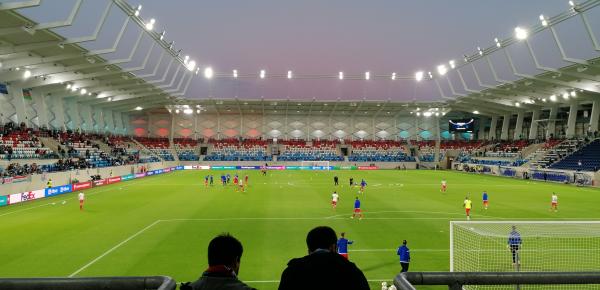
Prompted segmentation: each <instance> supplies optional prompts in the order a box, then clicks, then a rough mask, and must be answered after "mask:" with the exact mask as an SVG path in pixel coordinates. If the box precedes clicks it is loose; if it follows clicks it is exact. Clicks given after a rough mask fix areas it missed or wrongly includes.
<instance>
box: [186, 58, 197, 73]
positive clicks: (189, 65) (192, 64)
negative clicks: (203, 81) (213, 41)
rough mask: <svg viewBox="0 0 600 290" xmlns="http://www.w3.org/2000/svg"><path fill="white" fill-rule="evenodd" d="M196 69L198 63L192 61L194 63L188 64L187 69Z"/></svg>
mask: <svg viewBox="0 0 600 290" xmlns="http://www.w3.org/2000/svg"><path fill="white" fill-rule="evenodd" d="M195 68H196V61H195V60H192V61H190V62H188V64H187V69H188V70H189V71H194V69H195Z"/></svg>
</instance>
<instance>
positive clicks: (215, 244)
mask: <svg viewBox="0 0 600 290" xmlns="http://www.w3.org/2000/svg"><path fill="white" fill-rule="evenodd" d="M243 251H244V248H243V247H242V243H240V241H238V240H237V239H236V238H234V237H233V236H231V235H230V234H228V233H225V234H220V235H218V236H216V237H215V238H214V239H212V240H211V241H210V243H208V265H209V266H217V265H225V266H227V267H230V268H231V269H233V270H234V271H235V273H236V274H238V273H239V271H240V261H241V259H242V252H243Z"/></svg>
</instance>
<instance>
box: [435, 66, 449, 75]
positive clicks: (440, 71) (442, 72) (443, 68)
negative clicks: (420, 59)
mask: <svg viewBox="0 0 600 290" xmlns="http://www.w3.org/2000/svg"><path fill="white" fill-rule="evenodd" d="M437 72H438V74H440V75H441V76H443V75H445V74H446V73H447V72H448V68H447V67H446V65H443V64H441V65H438V67H437Z"/></svg>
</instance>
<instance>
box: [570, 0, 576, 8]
mask: <svg viewBox="0 0 600 290" xmlns="http://www.w3.org/2000/svg"><path fill="white" fill-rule="evenodd" d="M569 6H571V7H573V8H575V2H574V1H573V0H570V1H569Z"/></svg>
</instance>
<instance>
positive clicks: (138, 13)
mask: <svg viewBox="0 0 600 290" xmlns="http://www.w3.org/2000/svg"><path fill="white" fill-rule="evenodd" d="M140 11H142V4H140V5H138V6H137V8H136V9H135V13H133V15H135V16H140Z"/></svg>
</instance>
